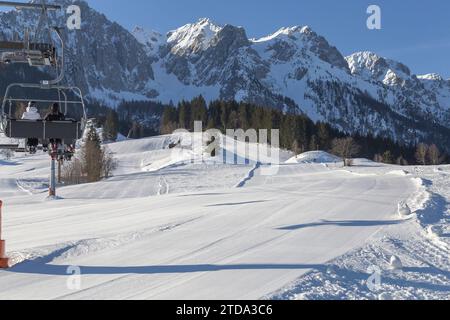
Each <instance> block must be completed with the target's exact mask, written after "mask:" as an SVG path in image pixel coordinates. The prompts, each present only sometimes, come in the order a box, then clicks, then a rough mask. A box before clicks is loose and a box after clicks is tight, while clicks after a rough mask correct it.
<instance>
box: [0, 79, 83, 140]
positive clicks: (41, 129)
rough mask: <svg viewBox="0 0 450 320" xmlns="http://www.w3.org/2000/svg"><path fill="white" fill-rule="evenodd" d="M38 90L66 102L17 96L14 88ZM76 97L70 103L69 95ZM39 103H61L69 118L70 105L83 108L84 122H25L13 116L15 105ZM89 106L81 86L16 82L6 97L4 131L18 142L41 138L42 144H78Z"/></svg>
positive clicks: (1, 119)
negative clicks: (49, 93)
mask: <svg viewBox="0 0 450 320" xmlns="http://www.w3.org/2000/svg"><path fill="white" fill-rule="evenodd" d="M14 88H21V89H34V90H40V91H45V92H50V91H54V92H56V93H57V94H58V96H59V97H62V99H34V98H31V97H26V98H24V97H15V96H14V95H13V94H12V89H14ZM69 93H70V94H71V95H72V96H74V97H76V98H74V99H73V100H68V94H69ZM30 101H35V102H36V103H48V104H52V103H55V102H56V103H59V105H60V107H61V108H63V110H61V111H62V113H64V114H65V115H66V116H67V115H68V113H69V110H68V108H69V106H80V107H81V108H82V116H81V119H78V120H77V119H66V120H64V121H45V120H23V119H17V118H15V116H14V115H13V112H12V109H13V103H20V102H24V103H28V102H30ZM86 119H87V116H86V107H85V104H84V99H83V95H82V93H81V90H80V89H79V88H77V87H65V86H56V85H53V86H45V85H38V84H25V83H13V84H10V85H9V86H8V87H7V89H6V93H5V96H4V98H3V103H2V108H1V114H0V132H1V133H3V134H4V135H5V136H6V137H8V138H14V139H30V138H37V139H38V140H39V142H40V143H42V144H46V143H48V142H49V140H50V139H58V140H61V141H62V142H63V144H64V145H67V146H68V145H71V144H74V143H75V141H76V140H78V139H81V138H82V136H83V132H84V128H85V125H86Z"/></svg>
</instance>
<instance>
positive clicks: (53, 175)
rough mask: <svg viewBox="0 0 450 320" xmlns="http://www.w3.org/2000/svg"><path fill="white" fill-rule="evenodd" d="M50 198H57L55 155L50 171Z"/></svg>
mask: <svg viewBox="0 0 450 320" xmlns="http://www.w3.org/2000/svg"><path fill="white" fill-rule="evenodd" d="M48 196H49V197H56V159H55V156H53V155H52V163H51V170H50V187H49V189H48Z"/></svg>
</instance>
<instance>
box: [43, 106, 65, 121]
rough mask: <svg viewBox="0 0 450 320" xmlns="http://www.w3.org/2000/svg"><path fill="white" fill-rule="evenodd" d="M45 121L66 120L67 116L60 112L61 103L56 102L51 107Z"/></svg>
mask: <svg viewBox="0 0 450 320" xmlns="http://www.w3.org/2000/svg"><path fill="white" fill-rule="evenodd" d="M44 120H45V121H64V120H66V116H65V115H64V114H63V113H61V112H59V104H57V103H54V104H53V105H52V107H51V111H50V112H49V113H48V114H47V115H46V116H45V118H44Z"/></svg>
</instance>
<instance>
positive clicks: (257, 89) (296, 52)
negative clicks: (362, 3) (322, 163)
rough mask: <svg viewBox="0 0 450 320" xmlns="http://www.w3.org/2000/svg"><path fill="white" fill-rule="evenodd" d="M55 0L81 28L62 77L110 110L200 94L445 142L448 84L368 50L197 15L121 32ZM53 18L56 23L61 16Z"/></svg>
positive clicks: (8, 30)
mask: <svg viewBox="0 0 450 320" xmlns="http://www.w3.org/2000/svg"><path fill="white" fill-rule="evenodd" d="M58 3H61V1H58ZM62 3H63V4H66V5H67V4H71V3H75V4H78V5H80V7H81V8H82V12H83V24H82V30H81V31H75V32H68V34H67V35H66V36H65V39H66V42H67V47H68V50H67V51H68V52H67V67H66V68H67V70H66V73H67V82H68V83H69V84H77V85H79V86H80V87H81V88H82V90H83V91H85V92H86V93H87V96H88V98H90V99H91V100H100V101H103V103H105V104H107V105H110V106H115V105H117V104H118V103H120V101H122V100H157V101H161V102H164V103H168V102H169V101H173V102H178V101H181V100H183V99H186V100H187V99H192V98H193V97H195V96H198V95H202V96H204V97H205V99H206V100H207V101H211V100H215V99H223V100H237V101H246V102H250V103H255V104H259V105H263V106H267V107H273V108H276V109H280V110H284V111H287V112H303V113H305V114H307V115H308V116H309V117H310V118H312V119H313V120H315V121H325V122H328V123H330V124H332V125H333V126H334V127H336V128H338V129H340V130H342V131H345V132H348V133H359V134H367V133H371V134H375V135H379V136H386V137H389V138H393V139H395V140H397V141H402V142H404V143H415V142H417V141H419V140H425V141H432V140H433V142H436V143H440V144H443V145H444V146H446V145H447V146H449V147H448V148H450V134H449V133H447V129H449V130H450V80H444V79H443V78H442V77H441V76H439V75H436V74H429V75H423V76H417V75H414V74H413V73H412V72H411V71H410V69H409V68H408V67H407V66H406V65H404V64H402V63H401V62H397V61H394V60H391V59H388V58H384V57H381V56H379V55H377V54H375V53H373V52H357V53H354V54H352V55H350V56H347V57H344V56H343V55H342V54H341V53H340V52H339V50H338V49H337V48H336V47H335V46H333V45H332V44H330V43H329V42H328V41H327V40H326V38H324V37H323V36H321V35H319V34H317V33H316V32H314V31H313V30H312V28H311V27H308V26H294V27H284V28H280V29H279V30H277V31H275V32H274V33H272V34H271V35H268V36H265V37H261V38H259V39H250V38H249V37H248V36H247V34H246V31H245V28H243V27H240V26H233V25H229V24H225V25H220V24H217V23H215V22H214V21H212V20H211V19H208V18H201V19H199V20H198V21H197V22H194V23H189V24H186V25H184V26H181V27H179V28H177V29H174V30H171V31H169V32H168V33H167V34H162V33H159V32H156V31H153V30H148V29H146V28H143V27H136V28H134V29H133V30H132V31H128V30H126V29H125V28H123V27H122V26H120V25H119V24H117V23H115V22H111V21H110V20H108V19H107V17H106V16H104V15H103V14H101V13H98V12H97V11H95V10H94V9H92V8H90V7H89V5H88V4H87V3H86V2H84V1H78V0H76V1H72V0H64V1H62ZM29 20H31V17H30V16H26V15H24V14H23V13H22V12H15V11H11V12H7V13H0V27H1V30H2V31H1V32H0V37H1V38H6V37H7V36H8V35H9V36H10V35H11V34H13V33H20V30H21V29H23V27H24V24H25V25H26V23H25V22H26V21H29ZM54 20H55V21H56V22H57V23H58V24H60V25H61V24H62V23H64V21H63V17H58V16H57V17H54ZM14 24H15V26H14ZM21 27H22V28H21ZM2 78H4V79H2ZM7 78H8V77H7V76H5V75H4V74H3V75H2V74H1V72H0V79H2V80H3V81H6V80H7Z"/></svg>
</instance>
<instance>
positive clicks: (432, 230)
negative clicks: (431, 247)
mask: <svg viewBox="0 0 450 320" xmlns="http://www.w3.org/2000/svg"><path fill="white" fill-rule="evenodd" d="M427 232H428V235H429V236H430V237H431V238H440V237H441V236H442V234H443V233H444V231H443V229H442V227H441V226H436V225H434V226H429V227H428V228H427Z"/></svg>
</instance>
